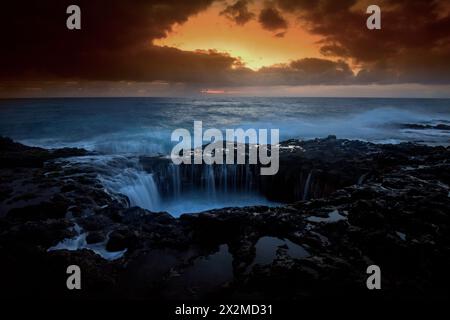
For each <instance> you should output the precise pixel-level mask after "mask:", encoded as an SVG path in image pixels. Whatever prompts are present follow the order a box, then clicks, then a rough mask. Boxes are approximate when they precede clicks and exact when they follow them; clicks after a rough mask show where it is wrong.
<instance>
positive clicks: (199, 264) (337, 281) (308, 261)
mask: <svg viewBox="0 0 450 320" xmlns="http://www.w3.org/2000/svg"><path fill="white" fill-rule="evenodd" d="M0 149H1V161H0V164H1V168H0V172H1V175H0V177H1V181H0V201H1V204H0V257H1V263H0V283H1V284H2V290H3V291H4V292H7V294H8V295H9V296H10V297H24V296H33V297H35V296H39V297H41V298H42V297H43V298H120V297H126V298H139V299H201V298H209V299H215V298H217V299H219V298H222V299H239V300H247V299H253V300H254V299H265V298H274V299H301V298H309V297H324V296H328V297H341V298H342V297H356V296H357V297H365V296H373V295H375V294H376V295H378V296H382V297H385V298H388V299H389V298H392V299H395V298H399V297H402V298H414V299H416V298H424V299H425V298H427V299H428V298H443V297H445V298H448V297H449V295H450V294H449V288H450V273H449V272H448V270H450V188H449V185H450V149H449V148H445V147H428V146H422V145H416V144H399V145H375V144H371V143H367V142H361V141H349V140H341V139H336V137H333V136H330V137H328V138H326V139H316V140H310V141H297V140H290V141H286V142H284V143H282V144H281V149H280V152H281V155H280V171H279V173H278V174H277V175H276V176H273V177H264V178H261V180H260V181H259V182H258V184H259V188H260V190H261V191H262V192H263V193H264V194H265V195H266V196H267V197H268V198H271V199H276V200H278V201H283V202H285V203H286V204H285V205H283V206H279V207H265V206H254V207H245V208H224V209H218V210H211V211H208V212H203V213H199V214H190V215H187V214H185V215H182V216H181V217H180V218H174V217H172V216H171V215H169V214H168V213H164V212H149V211H147V210H144V209H141V208H137V207H131V208H130V207H128V206H127V201H126V199H125V197H124V196H123V197H122V199H121V198H120V195H119V196H117V195H115V196H114V197H113V196H112V195H110V194H108V193H107V192H106V191H105V189H104V187H103V186H102V184H101V183H100V181H99V180H98V178H97V175H96V173H95V172H94V171H89V170H88V169H87V168H86V167H81V166H80V167H79V168H77V167H73V166H65V162H64V159H63V160H61V159H59V161H53V159H55V158H61V157H71V156H80V155H84V154H86V152H85V151H83V150H79V149H61V150H53V151H48V150H44V149H39V148H31V147H26V146H23V145H20V144H17V143H14V142H12V141H11V140H9V139H1V140H0ZM144 162H145V161H144ZM308 176H309V178H308ZM308 180H309V181H308ZM307 182H308V183H307ZM305 186H307V189H308V190H307V191H306V190H305V189H306V187H305ZM305 193H306V195H305ZM67 239H81V240H82V241H83V246H82V247H81V248H80V249H79V250H73V251H69V250H50V251H49V249H50V248H54V249H55V246H58V244H61V243H62V241H64V240H67ZM81 240H80V241H81ZM110 253H111V254H113V255H112V256H111V255H108V254H110ZM71 264H76V265H79V266H80V267H81V270H82V286H83V290H80V291H77V290H74V291H69V290H67V288H66V277H67V274H66V268H67V266H69V265H71ZM372 264H376V265H378V266H380V268H381V270H382V290H381V291H378V292H373V291H369V290H367V288H366V279H367V276H368V275H367V274H366V269H367V267H368V266H369V265H372Z"/></svg>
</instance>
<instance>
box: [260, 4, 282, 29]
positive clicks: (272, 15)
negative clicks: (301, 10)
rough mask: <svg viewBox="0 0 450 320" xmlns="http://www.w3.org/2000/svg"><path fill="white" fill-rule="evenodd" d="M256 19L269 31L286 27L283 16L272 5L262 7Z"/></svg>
mask: <svg viewBox="0 0 450 320" xmlns="http://www.w3.org/2000/svg"><path fill="white" fill-rule="evenodd" d="M258 21H259V22H260V23H261V25H262V27H263V28H264V29H266V30H269V31H276V30H279V29H286V28H287V27H288V23H287V21H286V20H285V19H284V18H283V16H282V15H281V14H280V12H279V11H278V10H277V9H276V8H273V7H267V8H264V9H262V10H261V12H260V13H259V17H258Z"/></svg>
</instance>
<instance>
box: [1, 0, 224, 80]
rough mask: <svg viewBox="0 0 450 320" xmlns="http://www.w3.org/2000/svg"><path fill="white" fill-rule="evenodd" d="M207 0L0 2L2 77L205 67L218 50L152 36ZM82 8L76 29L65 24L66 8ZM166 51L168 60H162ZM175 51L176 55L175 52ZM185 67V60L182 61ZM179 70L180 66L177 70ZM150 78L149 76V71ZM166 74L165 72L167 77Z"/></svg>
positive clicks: (116, 73)
mask: <svg viewBox="0 0 450 320" xmlns="http://www.w3.org/2000/svg"><path fill="white" fill-rule="evenodd" d="M211 2H212V0H191V1H185V0H129V1H123V0H98V1H88V0H60V1H54V0H53V1H52V0H31V1H20V0H19V1H9V2H7V3H4V4H2V10H1V12H2V16H1V19H0V39H1V41H2V46H1V49H0V50H1V51H0V77H1V78H4V79H5V78H6V79H10V78H20V77H26V78H33V77H36V78H57V77H63V78H99V79H102V78H120V77H122V74H123V77H124V78H127V77H128V76H134V75H136V76H138V77H142V76H143V75H142V71H141V70H140V68H142V67H144V69H148V68H150V69H151V68H156V69H158V68H160V66H150V65H152V64H155V63H154V62H153V60H155V61H157V63H159V64H163V65H168V66H169V67H170V68H172V69H173V67H172V66H173V65H174V64H178V65H180V64H181V65H182V64H183V62H181V61H180V62H178V61H173V60H177V59H183V58H186V59H187V61H186V62H185V63H186V64H188V63H192V62H193V60H195V63H194V65H198V64H199V63H200V62H199V61H200V60H202V59H204V60H205V66H210V65H211V61H212V60H214V59H217V61H218V65H219V66H221V65H223V61H224V59H225V60H227V58H224V57H219V56H218V55H217V54H214V55H210V54H198V57H195V58H193V57H192V55H193V54H189V53H184V52H182V51H180V50H178V51H176V50H175V51H174V50H170V49H167V48H157V47H155V46H153V45H152V44H151V41H152V40H153V39H157V38H161V37H164V36H165V35H166V33H167V32H168V31H169V30H170V29H171V27H172V25H173V24H175V23H183V22H185V21H186V20H187V18H189V16H191V15H193V14H195V13H198V12H200V11H201V10H203V9H206V8H207V7H208V6H209V5H210V4H211ZM70 4H78V5H79V6H80V7H81V8H82V11H81V15H82V26H81V30H77V31H70V30H68V29H67V28H66V18H67V15H66V13H65V12H66V8H67V6H68V5H70ZM162 51H167V59H162V58H161V56H164V55H165V54H164V53H163V54H162V53H161V52H162ZM177 54H179V55H180V57H177ZM182 66H183V67H184V69H187V68H188V66H187V65H182ZM181 73H182V74H184V73H185V71H184V70H181ZM148 77H149V78H153V76H152V75H148ZM168 77H170V76H168Z"/></svg>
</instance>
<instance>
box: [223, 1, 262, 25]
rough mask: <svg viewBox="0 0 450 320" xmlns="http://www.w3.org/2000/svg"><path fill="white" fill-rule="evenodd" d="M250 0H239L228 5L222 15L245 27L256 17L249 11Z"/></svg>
mask: <svg viewBox="0 0 450 320" xmlns="http://www.w3.org/2000/svg"><path fill="white" fill-rule="evenodd" d="M248 4H249V1H248V0H238V1H236V2H235V3H234V4H230V5H227V6H226V8H225V9H224V10H223V11H222V12H221V13H220V14H221V15H224V16H226V17H227V18H228V19H230V20H232V21H234V22H235V23H236V24H238V25H244V24H246V23H247V22H249V21H250V20H251V19H253V18H254V17H255V14H254V13H252V12H250V11H249V9H248Z"/></svg>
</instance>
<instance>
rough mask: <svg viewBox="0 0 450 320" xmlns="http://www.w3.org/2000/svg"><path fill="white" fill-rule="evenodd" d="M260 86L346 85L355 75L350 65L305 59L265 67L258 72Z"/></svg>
mask: <svg viewBox="0 0 450 320" xmlns="http://www.w3.org/2000/svg"><path fill="white" fill-rule="evenodd" d="M255 78H257V79H258V80H257V84H258V85H262V84H265V85H305V84H317V85H318V84H346V83H351V82H352V81H353V79H354V75H353V72H352V70H351V69H350V67H349V65H348V64H347V63H345V62H344V61H342V60H339V61H337V62H335V61H330V60H325V59H317V58H305V59H300V60H296V61H292V62H291V63H289V64H282V65H278V66H272V67H265V68H262V69H260V70H259V71H258V72H257V76H256V77H255Z"/></svg>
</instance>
